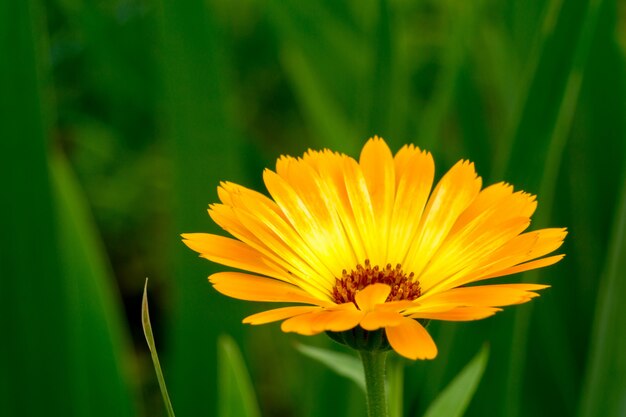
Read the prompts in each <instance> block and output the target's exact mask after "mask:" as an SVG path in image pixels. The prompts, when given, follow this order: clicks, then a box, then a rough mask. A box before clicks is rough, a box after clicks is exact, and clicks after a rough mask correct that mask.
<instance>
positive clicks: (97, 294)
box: [0, 0, 626, 417]
mask: <svg viewBox="0 0 626 417" xmlns="http://www.w3.org/2000/svg"><path fill="white" fill-rule="evenodd" d="M625 16H626V4H624V2H618V1H616V0H568V1H563V0H547V1H539V0H532V1H517V2H508V1H502V0H500V1H497V0H475V1H453V0H442V1H434V0H418V1H408V0H389V1H387V0H380V1H372V0H367V1H359V0H351V1H345V2H341V1H335V0H322V1H298V0H241V1H217V0H205V1H201V0H188V1H173V0H110V1H93V0H49V1H46V2H41V1H35V0H3V1H2V2H0V57H1V58H0V174H1V178H2V181H3V185H4V187H3V188H4V189H3V197H2V204H0V207H1V208H0V214H1V215H2V216H1V217H0V218H1V219H2V226H3V227H2V233H1V241H0V244H1V245H0V274H1V276H0V323H1V332H2V336H1V338H2V341H1V342H0V416H43V415H48V416H162V415H164V408H163V405H162V403H161V399H160V396H159V393H158V387H157V384H156V379H155V377H154V371H153V369H152V364H151V362H150V359H149V354H148V349H147V346H146V344H145V340H144V339H143V335H142V333H141V324H140V323H141V322H140V308H141V291H142V287H143V283H144V279H145V278H146V277H149V278H150V285H149V295H150V300H151V301H150V302H151V314H152V321H153V325H154V330H155V337H156V342H157V347H158V348H159V350H160V355H161V361H162V365H163V367H164V372H165V378H166V380H167V382H168V386H169V389H170V394H171V397H172V402H173V405H174V409H175V410H176V412H177V415H178V416H213V415H216V412H217V410H218V402H219V399H218V388H219V387H220V381H218V378H217V340H218V336H219V335H221V334H224V333H226V334H230V335H232V336H233V337H234V338H235V340H236V341H237V343H238V344H239V346H240V347H241V348H242V350H243V353H244V359H245V361H246V364H247V366H248V367H249V370H250V372H251V375H252V381H253V384H254V387H255V389H256V394H257V397H258V399H259V403H260V407H261V411H262V414H263V415H264V416H280V417H290V416H304V417H313V416H355V417H356V416H361V415H364V405H363V402H364V398H363V396H362V393H361V392H360V391H358V390H357V389H356V388H355V387H354V386H352V385H351V383H350V382H349V381H347V380H344V379H341V378H340V377H338V376H336V375H334V374H333V373H332V372H331V371H329V370H326V369H325V368H323V367H320V366H319V365H317V364H316V363H314V362H313V361H312V360H311V359H309V358H306V357H304V356H302V355H300V354H299V353H297V351H296V350H295V349H294V344H295V343H297V342H302V343H308V344H314V345H317V346H332V348H333V349H336V350H341V349H340V348H339V346H333V345H331V343H330V342H329V341H328V340H326V339H327V338H326V337H325V336H317V337H314V338H306V337H298V336H294V335H292V334H289V335H284V334H282V333H281V332H280V330H279V328H278V327H279V326H277V325H275V324H274V325H267V326H260V327H254V328H252V327H248V326H243V325H241V324H240V320H241V319H242V318H243V317H244V316H245V315H247V314H249V313H252V312H256V311H260V310H262V309H263V307H264V306H262V305H254V304H253V303H245V302H241V301H237V300H233V299H228V298H226V297H223V296H220V295H218V294H217V293H216V292H215V291H213V290H212V289H211V287H210V285H209V284H208V282H207V280H206V277H207V276H208V275H209V274H210V273H212V272H213V271H216V270H219V267H216V266H213V265H212V264H210V263H209V262H206V261H203V260H199V259H198V258H197V257H196V255H195V254H194V253H192V252H191V251H190V250H188V249H187V248H185V247H184V246H183V245H182V244H181V242H180V238H179V234H180V233H182V232H200V231H213V232H217V228H216V227H215V226H214V225H213V224H212V222H211V220H210V219H209V217H208V215H207V214H206V207H207V204H208V203H211V202H215V201H216V200H217V195H216V186H217V185H218V182H219V181H220V180H231V181H236V182H239V183H241V184H244V185H246V186H249V187H252V188H255V189H258V190H261V191H263V190H264V188H263V185H262V182H261V171H262V169H263V168H264V167H273V164H274V161H275V160H276V158H277V157H278V156H279V155H281V154H292V155H299V154H301V153H303V152H304V151H305V150H306V149H308V148H309V147H312V148H322V147H329V148H332V149H335V150H339V151H343V152H346V153H349V154H351V155H353V156H357V155H358V151H359V149H360V147H361V146H362V144H363V143H364V142H365V140H366V139H367V138H368V137H370V136H373V135H374V134H378V135H381V136H383V137H384V138H385V139H386V140H387V142H388V143H389V144H390V146H391V148H392V150H393V151H396V150H397V149H399V147H400V146H401V145H402V144H404V143H407V142H412V143H415V144H417V145H419V146H420V147H422V148H425V149H428V150H430V151H432V152H433V154H434V156H435V159H436V161H437V164H438V175H441V174H442V173H443V172H445V170H446V169H447V168H449V167H450V166H451V165H452V164H453V163H454V162H456V161H457V160H458V159H461V158H469V159H471V160H473V161H475V162H476V164H477V169H478V172H479V174H480V175H481V176H483V178H484V180H485V183H486V184H490V183H494V182H497V181H500V180H506V181H508V182H511V183H513V184H515V186H516V188H521V189H524V190H526V191H529V192H532V193H536V194H538V200H539V208H538V212H537V213H536V215H535V217H534V223H533V226H532V227H533V228H539V227H546V226H566V227H568V228H569V230H570V234H569V236H568V238H567V241H566V243H565V245H564V247H563V249H562V252H564V253H566V254H567V257H566V258H565V260H564V261H563V262H561V263H560V264H558V265H556V266H554V267H551V268H548V269H546V270H545V271H541V272H537V273H529V274H525V275H523V276H521V277H515V280H519V279H522V280H526V281H539V282H544V283H549V284H551V285H552V288H550V289H549V290H546V291H544V292H543V293H542V295H543V296H542V297H541V298H539V299H537V300H536V301H534V302H532V303H530V304H525V305H523V306H519V307H515V308H510V309H507V310H505V311H504V312H502V313H500V314H498V315H497V316H495V317H494V318H491V319H488V320H484V321H481V322H475V323H460V324H454V323H432V324H431V326H430V328H429V330H430V331H431V333H432V334H433V336H434V339H435V341H436V342H437V344H438V346H439V349H440V353H439V356H438V357H437V358H436V359H435V360H434V361H429V362H416V363H409V362H407V363H406V365H407V367H406V370H405V378H406V381H405V401H404V402H405V415H406V416H420V415H422V414H423V412H424V410H425V408H426V407H427V405H428V404H429V403H430V402H431V401H432V400H433V398H434V397H435V395H436V394H437V393H438V392H439V391H440V390H441V389H442V387H444V386H445V385H446V384H447V383H448V382H449V381H450V380H451V378H452V377H453V376H454V375H456V374H457V373H458V371H459V370H460V369H461V368H462V366H463V365H464V364H466V363H467V362H468V361H469V360H470V358H471V357H473V356H474V355H475V354H476V352H477V351H478V350H479V348H480V346H481V345H482V344H483V343H484V342H488V343H489V345H490V347H491V355H490V358H489V364H488V367H487V371H486V373H485V376H484V377H483V380H482V382H481V384H480V386H479V387H478V391H477V393H476V396H475V397H474V399H473V400H472V402H471V404H470V407H469V409H468V412H467V415H469V416H505V417H522V416H554V415H559V416H580V417H592V416H603V417H610V416H626V312H625V311H623V309H624V300H625V299H626V277H624V272H623V271H624V270H626V247H625V245H624V240H625V239H626V177H625V172H624V168H625V163H626V70H625V67H624V52H625V48H626V17H625ZM221 417H226V416H221Z"/></svg>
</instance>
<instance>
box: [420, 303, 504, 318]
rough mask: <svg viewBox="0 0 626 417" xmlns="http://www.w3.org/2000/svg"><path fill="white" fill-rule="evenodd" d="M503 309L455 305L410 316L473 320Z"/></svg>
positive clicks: (489, 315)
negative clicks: (446, 308)
mask: <svg viewBox="0 0 626 417" xmlns="http://www.w3.org/2000/svg"><path fill="white" fill-rule="evenodd" d="M498 311H502V309H501V308H497V307H482V306H474V307H454V308H452V309H450V310H446V311H439V312H426V311H424V312H419V313H415V314H411V315H410V316H409V317H411V318H414V319H429V320H444V321H473V320H480V319H486V318H487V317H491V316H493V315H494V314H496V313H497V312H498Z"/></svg>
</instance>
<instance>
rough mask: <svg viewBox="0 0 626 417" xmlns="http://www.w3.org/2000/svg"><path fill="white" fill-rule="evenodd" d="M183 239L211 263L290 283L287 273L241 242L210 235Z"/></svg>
mask: <svg viewBox="0 0 626 417" xmlns="http://www.w3.org/2000/svg"><path fill="white" fill-rule="evenodd" d="M182 237H183V242H184V243H185V245H187V246H188V247H189V248H191V249H192V250H194V251H196V252H198V253H200V255H201V256H202V257H203V258H206V259H208V260H210V261H213V262H217V263H220V264H222V265H226V266H231V267H233V268H238V269H243V270H246V271H250V272H254V273H256V274H261V275H267V276H269V277H272V278H277V279H280V280H281V281H286V282H290V278H289V274H287V271H285V270H284V269H283V268H281V267H279V266H278V265H275V264H274V263H273V262H271V261H270V260H269V259H267V258H266V257H265V256H263V255H262V254H261V253H260V252H258V251H257V250H255V249H253V248H252V247H250V246H249V245H246V244H245V243H243V242H241V241H239V240H235V239H229V238H227V237H223V236H218V235H211V234H208V233H185V234H183V235H182Z"/></svg>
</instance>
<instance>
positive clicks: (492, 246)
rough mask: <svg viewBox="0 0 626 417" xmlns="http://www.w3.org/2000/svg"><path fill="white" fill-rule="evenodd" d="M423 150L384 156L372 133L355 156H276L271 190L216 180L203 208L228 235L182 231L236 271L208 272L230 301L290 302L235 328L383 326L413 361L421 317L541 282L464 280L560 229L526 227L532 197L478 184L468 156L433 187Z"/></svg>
mask: <svg viewBox="0 0 626 417" xmlns="http://www.w3.org/2000/svg"><path fill="white" fill-rule="evenodd" d="M434 175H435V166H434V162H433V158H432V156H431V154H430V153H428V152H425V151H422V150H420V149H419V148H417V147H415V146H413V145H406V146H404V147H403V148H402V149H400V151H398V153H396V155H395V156H394V155H392V153H391V151H390V150H389V147H388V146H387V144H386V143H385V142H384V141H383V140H382V139H379V138H377V137H375V138H373V139H370V140H369V141H368V142H367V144H366V145H365V146H364V147H363V150H362V151H361V156H360V159H359V161H356V160H354V159H352V158H350V157H348V156H346V155H342V154H339V153H335V152H331V151H329V150H324V151H312V150H309V151H308V152H306V153H305V154H304V155H303V156H302V157H301V158H293V157H290V156H283V157H281V158H280V159H279V160H278V161H277V163H276V171H271V170H269V169H266V170H265V172H264V173H263V179H264V181H265V185H266V187H267V190H268V191H269V194H270V196H271V198H268V197H266V196H265V195H263V194H261V193H258V192H255V191H253V190H250V189H248V188H245V187H242V186H240V185H237V184H233V183H229V182H224V183H222V184H221V185H220V186H219V188H218V194H219V198H220V200H221V202H222V203H221V204H213V205H211V206H210V208H209V215H210V216H211V218H212V219H213V220H214V221H215V222H216V223H217V224H219V225H220V226H221V227H222V228H223V229H224V230H226V231H227V232H228V233H230V234H231V235H232V236H233V237H234V238H228V237H223V236H218V235H212V234H205V233H189V234H184V235H182V236H183V239H184V242H185V244H187V246H189V247H190V248H191V249H193V250H194V251H196V252H198V253H200V255H201V256H202V257H204V258H207V259H209V260H211V261H213V262H217V263H220V264H223V265H226V266H229V267H233V268H236V269H239V270H242V271H245V272H219V273H216V274H213V275H212V276H211V277H210V278H209V280H210V282H211V283H212V284H213V286H214V287H215V289H216V290H217V291H219V292H221V293H222V294H225V295H227V296H230V297H233V298H238V299H242V300H249V301H275V302H286V303H294V304H297V305H294V306H288V307H281V308H277V309H273V310H269V311H264V312H261V313H258V314H254V315H252V316H249V317H247V318H245V319H244V320H243V321H244V323H250V324H264V323H270V322H275V321H280V320H283V322H282V326H281V328H282V330H283V331H285V332H296V333H300V334H303V335H314V334H317V333H321V332H325V331H326V332H346V331H349V330H359V331H361V330H360V329H359V328H361V329H363V330H364V331H366V332H374V331H378V332H383V331H384V333H383V335H384V336H385V337H386V339H387V341H388V343H389V345H391V347H392V348H393V349H394V350H395V351H396V352H397V353H399V354H400V355H402V356H404V357H407V358H410V359H431V358H434V357H435V356H436V355H437V347H436V346H435V343H434V342H433V340H432V338H431V337H430V335H429V334H428V332H427V331H426V329H425V328H424V327H423V325H422V324H421V323H420V321H419V320H428V319H432V320H449V321H468V320H477V319H483V318H486V317H489V316H491V315H493V314H495V313H496V312H497V311H500V310H501V309H500V307H502V306H508V305H512V304H520V303H525V302H526V301H529V300H530V299H532V298H534V297H536V296H537V295H538V294H537V293H536V292H535V291H537V290H541V289H543V288H546V287H547V286H546V285H538V284H495V285H493V284H491V285H472V286H466V285H467V284H471V283H475V282H477V281H484V280H487V279H490V278H496V277H501V276H503V275H510V274H515V273H518V272H522V271H527V270H530V269H536V268H541V267H544V266H548V265H552V264H554V263H556V262H558V261H559V260H561V259H562V258H563V256H564V255H555V256H548V257H544V255H547V254H549V253H550V252H553V251H554V250H556V249H557V248H558V247H559V246H561V244H562V242H563V239H564V237H565V235H566V234H567V232H566V230H565V229H563V228H558V229H556V228H555V229H541V230H536V231H532V232H524V231H525V230H526V229H527V228H528V226H529V224H530V217H531V215H532V214H533V212H534V211H535V208H536V206H537V202H536V200H535V197H534V196H533V195H530V194H527V193H525V192H521V191H517V192H515V191H514V190H513V187H512V186H511V185H509V184H506V183H498V184H494V185H491V186H489V187H486V188H484V189H482V181H481V178H480V177H479V176H477V174H476V172H475V170H474V164H473V163H471V162H468V161H459V162H458V163H457V164H456V165H454V166H453V167H452V168H451V169H450V170H449V171H448V172H447V173H446V174H445V175H444V176H443V177H442V178H441V179H440V180H439V182H438V183H437V184H436V185H435V187H434V189H433V181H434Z"/></svg>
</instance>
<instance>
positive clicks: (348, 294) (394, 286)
mask: <svg viewBox="0 0 626 417" xmlns="http://www.w3.org/2000/svg"><path fill="white" fill-rule="evenodd" d="M413 275H414V274H413V273H412V272H411V273H410V274H409V275H407V274H405V273H404V271H402V266H401V265H400V264H398V265H396V267H395V268H393V267H392V266H391V264H387V266H385V267H384V268H382V269H381V268H380V267H379V266H378V265H376V266H374V267H372V265H371V264H370V261H369V259H366V260H365V266H363V265H361V264H358V265H357V266H356V270H352V271H350V272H349V273H348V271H346V270H345V269H344V270H343V272H342V274H341V278H335V286H334V287H333V301H335V302H336V303H338V304H342V303H348V302H352V303H354V296H355V295H356V293H357V291H361V290H362V289H364V288H365V287H367V286H368V285H371V284H377V283H381V284H387V285H389V286H390V287H391V292H390V293H389V296H388V297H387V300H385V301H399V300H415V299H416V298H418V297H419V296H420V295H421V293H422V291H421V289H420V284H419V282H418V281H413Z"/></svg>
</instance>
